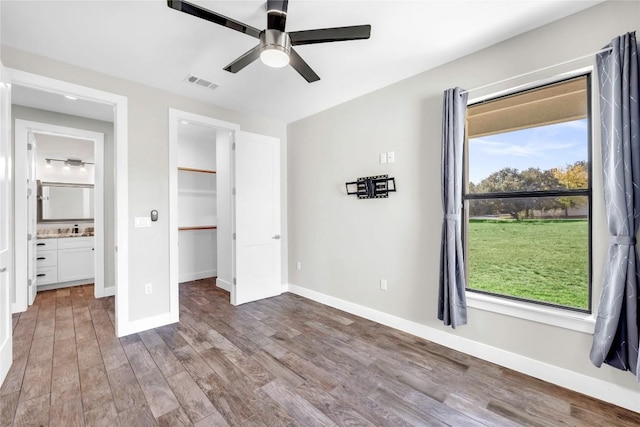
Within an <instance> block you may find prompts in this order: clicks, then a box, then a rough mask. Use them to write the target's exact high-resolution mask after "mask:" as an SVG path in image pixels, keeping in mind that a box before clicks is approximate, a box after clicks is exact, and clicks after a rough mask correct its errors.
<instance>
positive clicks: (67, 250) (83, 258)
mask: <svg viewBox="0 0 640 427" xmlns="http://www.w3.org/2000/svg"><path fill="white" fill-rule="evenodd" d="M93 244H94V240H93V236H83V237H58V238H49V239H38V240H37V242H36V248H37V255H36V265H37V268H38V271H37V280H38V282H37V283H38V287H39V288H40V287H41V286H46V287H47V288H50V289H52V288H55V287H64V286H71V285H79V284H83V283H91V282H92V281H93V278H94V276H95V257H94V255H95V251H94V246H93ZM49 285H57V286H49Z"/></svg>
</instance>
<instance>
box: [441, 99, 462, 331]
mask: <svg viewBox="0 0 640 427" xmlns="http://www.w3.org/2000/svg"><path fill="white" fill-rule="evenodd" d="M467 96H468V95H467V93H466V92H465V91H463V90H462V89H460V88H455V89H447V90H446V91H445V92H444V99H443V112H442V182H441V184H442V208H443V210H444V219H443V221H442V242H441V248H440V287H439V297H438V319H440V320H442V321H443V322H444V324H445V325H451V327H453V328H455V327H456V326H460V325H465V324H466V323H467V302H466V298H465V288H466V286H465V268H464V251H463V249H462V215H461V211H462V168H463V149H464V147H463V146H464V127H465V118H466V114H467Z"/></svg>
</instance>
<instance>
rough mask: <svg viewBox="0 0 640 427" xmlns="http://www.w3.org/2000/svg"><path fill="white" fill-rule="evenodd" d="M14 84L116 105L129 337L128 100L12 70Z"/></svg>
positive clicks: (121, 264) (120, 284) (120, 321)
mask: <svg viewBox="0 0 640 427" xmlns="http://www.w3.org/2000/svg"><path fill="white" fill-rule="evenodd" d="M9 72H10V76H11V82H12V83H16V84H21V85H25V86H29V87H32V88H36V89H40V90H44V91H49V92H57V93H62V94H66V95H73V96H77V97H80V98H84V99H87V100H91V101H95V102H101V103H106V104H109V105H113V108H114V136H115V141H114V143H115V169H116V170H115V180H114V182H113V183H112V184H113V185H114V186H115V189H114V190H115V191H114V194H115V199H116V206H115V218H116V224H115V233H116V236H115V238H116V247H115V251H116V253H115V270H116V271H115V276H114V277H115V281H116V283H115V293H116V313H115V315H116V335H118V336H123V335H126V334H125V333H124V331H127V330H128V329H129V325H128V323H129V316H128V312H129V304H128V298H127V295H128V288H129V259H128V257H129V251H128V245H129V230H128V209H129V191H128V169H127V168H128V103H127V98H126V97H125V96H122V95H117V94H114V93H110V92H105V91H101V90H98V89H93V88H89V87H86V86H80V85H76V84H73V83H69V82H65V81H62V80H56V79H52V78H49V77H44V76H40V75H37V74H32V73H28V72H25V71H21V70H15V69H10V70H9Z"/></svg>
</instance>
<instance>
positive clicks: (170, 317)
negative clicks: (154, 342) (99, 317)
mask: <svg viewBox="0 0 640 427" xmlns="http://www.w3.org/2000/svg"><path fill="white" fill-rule="evenodd" d="M178 321H179V318H178V313H175V314H174V313H164V314H160V315H158V316H153V317H148V318H145V319H140V320H133V321H129V322H127V328H126V329H124V330H118V328H117V327H116V330H117V331H118V332H119V333H120V334H119V335H118V337H124V336H127V335H131V334H135V333H138V332H142V331H146V330H148V329H153V328H158V327H160V326H164V325H170V324H172V323H176V322H178ZM116 322H117V319H116Z"/></svg>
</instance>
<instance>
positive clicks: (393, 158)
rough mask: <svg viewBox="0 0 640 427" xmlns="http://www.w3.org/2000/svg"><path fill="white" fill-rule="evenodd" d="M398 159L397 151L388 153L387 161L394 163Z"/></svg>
mask: <svg viewBox="0 0 640 427" xmlns="http://www.w3.org/2000/svg"><path fill="white" fill-rule="evenodd" d="M395 161H396V153H395V152H393V151H389V152H388V153H387V163H394V162H395Z"/></svg>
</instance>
